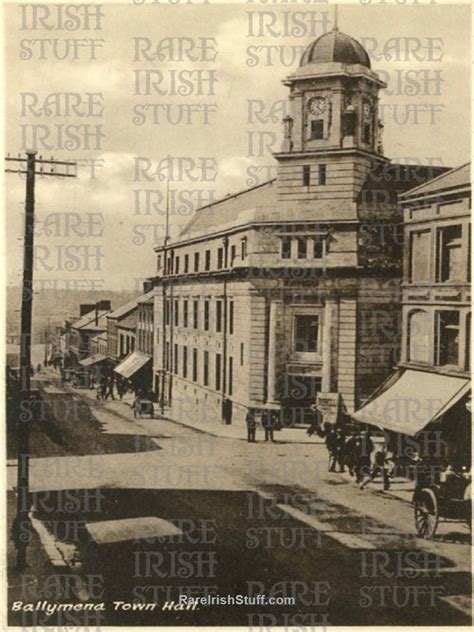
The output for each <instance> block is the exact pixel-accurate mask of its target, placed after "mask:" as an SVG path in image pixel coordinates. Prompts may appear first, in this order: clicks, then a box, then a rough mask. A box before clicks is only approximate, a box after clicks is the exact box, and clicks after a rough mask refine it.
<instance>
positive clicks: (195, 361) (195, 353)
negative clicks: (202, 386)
mask: <svg viewBox="0 0 474 632" xmlns="http://www.w3.org/2000/svg"><path fill="white" fill-rule="evenodd" d="M197 379H198V350H197V349H193V382H197Z"/></svg>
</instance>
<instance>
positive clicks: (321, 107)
mask: <svg viewBox="0 0 474 632" xmlns="http://www.w3.org/2000/svg"><path fill="white" fill-rule="evenodd" d="M327 107H328V104H327V100H326V99H325V98H324V97H314V99H311V101H310V102H309V104H308V110H309V111H310V112H311V114H315V115H316V116H317V115H319V114H324V112H325V111H326V110H327Z"/></svg>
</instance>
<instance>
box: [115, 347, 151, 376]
mask: <svg viewBox="0 0 474 632" xmlns="http://www.w3.org/2000/svg"><path fill="white" fill-rule="evenodd" d="M147 362H151V356H149V355H147V354H146V353H141V351H134V352H133V353H132V354H130V355H129V356H127V357H126V358H125V360H123V361H122V362H121V363H120V364H118V365H117V366H116V367H115V369H114V371H115V373H118V374H119V375H121V376H122V377H125V378H127V379H128V378H130V377H132V375H134V374H135V373H136V372H137V371H139V370H140V369H142V368H143V367H144V366H145V364H147Z"/></svg>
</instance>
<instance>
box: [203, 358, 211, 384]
mask: <svg viewBox="0 0 474 632" xmlns="http://www.w3.org/2000/svg"><path fill="white" fill-rule="evenodd" d="M202 379H203V383H204V386H209V351H204V362H203V376H202Z"/></svg>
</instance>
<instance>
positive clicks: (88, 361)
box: [79, 353, 107, 367]
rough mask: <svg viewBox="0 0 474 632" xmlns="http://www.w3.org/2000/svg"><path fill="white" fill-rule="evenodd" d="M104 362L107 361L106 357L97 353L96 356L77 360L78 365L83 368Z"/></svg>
mask: <svg viewBox="0 0 474 632" xmlns="http://www.w3.org/2000/svg"><path fill="white" fill-rule="evenodd" d="M105 360H107V356H105V355H103V354H102V353H97V354H96V355H93V356H88V357H87V358H84V359H83V360H79V364H80V365H81V366H84V367H87V366H94V364H99V362H105Z"/></svg>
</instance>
